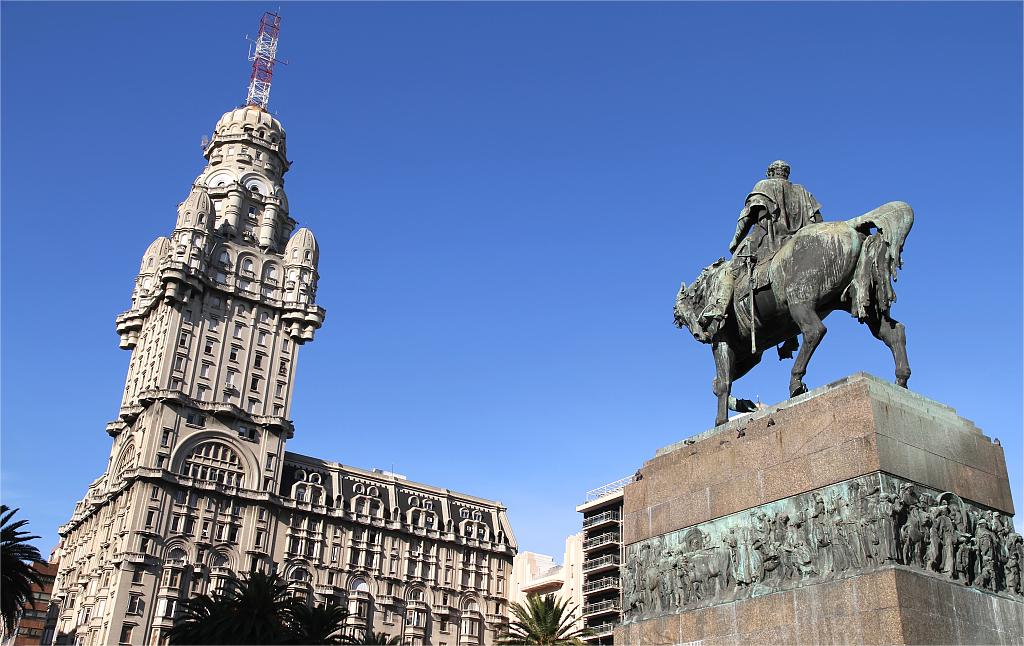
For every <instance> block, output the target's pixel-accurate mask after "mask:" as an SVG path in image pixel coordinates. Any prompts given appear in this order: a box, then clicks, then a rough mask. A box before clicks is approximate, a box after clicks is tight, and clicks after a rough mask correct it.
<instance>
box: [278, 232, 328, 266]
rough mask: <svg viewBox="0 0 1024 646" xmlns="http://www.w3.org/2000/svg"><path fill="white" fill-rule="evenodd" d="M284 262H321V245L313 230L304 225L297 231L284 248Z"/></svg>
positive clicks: (302, 263)
mask: <svg viewBox="0 0 1024 646" xmlns="http://www.w3.org/2000/svg"><path fill="white" fill-rule="evenodd" d="M284 262H285V264H287V265H305V266H307V267H316V266H317V263H319V262H320V245H318V244H317V243H316V238H314V237H313V232H312V231H310V230H309V229H307V228H305V227H303V228H301V229H299V230H298V231H296V232H295V235H293V236H292V238H291V240H289V241H288V246H287V247H285V249H284Z"/></svg>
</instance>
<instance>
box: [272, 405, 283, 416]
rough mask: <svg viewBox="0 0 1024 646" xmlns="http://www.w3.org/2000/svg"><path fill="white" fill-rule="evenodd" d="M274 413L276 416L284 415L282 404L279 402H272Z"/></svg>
mask: <svg viewBox="0 0 1024 646" xmlns="http://www.w3.org/2000/svg"><path fill="white" fill-rule="evenodd" d="M274 415H275V416H277V417H281V416H282V415H284V406H282V405H281V404H274Z"/></svg>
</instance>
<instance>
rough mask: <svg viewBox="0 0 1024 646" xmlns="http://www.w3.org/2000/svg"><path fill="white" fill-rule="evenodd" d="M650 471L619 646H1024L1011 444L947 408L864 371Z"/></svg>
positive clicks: (653, 463)
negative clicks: (1005, 448) (1007, 448)
mask: <svg viewBox="0 0 1024 646" xmlns="http://www.w3.org/2000/svg"><path fill="white" fill-rule="evenodd" d="M639 476H640V477H639V480H638V481H637V482H634V483H633V484H630V485H629V486H627V487H626V489H625V493H624V500H623V540H624V543H625V561H624V565H623V567H622V585H623V590H624V599H623V609H624V611H623V624H622V625H621V626H619V627H618V628H617V629H616V631H615V642H616V643H620V644H661V643H665V644H668V643H690V642H697V643H718V642H729V643H994V644H998V643H1022V642H1024V596H1022V593H1024V588H1022V587H1021V582H1020V578H1021V577H1020V570H1021V563H1022V562H1024V540H1022V539H1021V537H1020V536H1019V535H1018V534H1017V533H1016V532H1014V530H1013V525H1012V519H1011V516H1012V514H1013V503H1012V501H1011V498H1010V490H1009V482H1008V478H1007V475H1006V465H1005V461H1004V457H1003V452H1002V448H1001V447H1000V446H999V445H998V444H997V443H994V442H993V441H991V440H990V439H989V438H987V437H985V436H984V435H983V434H982V433H981V431H980V430H978V428H977V427H975V426H974V425H973V424H972V423H971V422H970V421H968V420H966V419H963V418H961V417H959V416H958V415H957V414H956V412H955V411H954V410H953V409H952V408H949V407H948V406H944V405H942V404H939V403H938V402H934V401H931V400H929V399H926V398H924V397H922V396H920V395H917V394H914V393H912V392H909V391H907V390H905V389H902V388H898V387H896V386H894V385H892V384H889V383H886V382H883V381H881V380H878V379H877V378H875V377H871V376H870V375H865V374H857V375H853V376H852V377H849V378H847V379H844V380H842V381H840V382H837V383H835V384H831V385H829V386H826V387H823V388H819V389H817V390H814V391H811V392H809V393H807V394H805V395H802V396H800V397H797V398H794V399H792V400H789V401H787V402H784V403H783V404H781V405H780V406H776V407H773V408H769V409H766V410H762V411H758V412H757V413H754V414H752V415H749V416H745V417H742V418H738V419H735V420H732V421H730V422H729V423H727V424H725V425H723V426H720V427H717V428H715V429H712V430H710V431H707V432H705V433H701V434H700V435H697V436H694V437H693V438H690V439H688V440H684V441H683V442H679V443H677V444H674V445H671V446H669V447H665V448H664V449H661V450H659V451H658V452H657V455H656V456H655V457H654V458H653V459H651V460H650V461H648V462H647V463H646V464H645V465H644V466H643V468H642V469H641V470H640V473H639Z"/></svg>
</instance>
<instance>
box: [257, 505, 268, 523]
mask: <svg viewBox="0 0 1024 646" xmlns="http://www.w3.org/2000/svg"><path fill="white" fill-rule="evenodd" d="M266 519H267V510H266V509H264V508H263V507H260V508H259V509H257V510H256V520H266Z"/></svg>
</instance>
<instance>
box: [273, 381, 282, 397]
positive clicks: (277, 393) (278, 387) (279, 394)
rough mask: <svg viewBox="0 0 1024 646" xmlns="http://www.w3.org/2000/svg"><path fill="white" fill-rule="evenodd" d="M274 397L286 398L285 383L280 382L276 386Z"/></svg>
mask: <svg viewBox="0 0 1024 646" xmlns="http://www.w3.org/2000/svg"><path fill="white" fill-rule="evenodd" d="M274 396H275V397H284V383H283V382H280V381H279V382H277V385H276V386H274Z"/></svg>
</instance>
